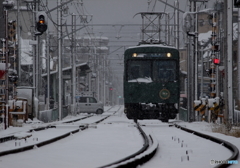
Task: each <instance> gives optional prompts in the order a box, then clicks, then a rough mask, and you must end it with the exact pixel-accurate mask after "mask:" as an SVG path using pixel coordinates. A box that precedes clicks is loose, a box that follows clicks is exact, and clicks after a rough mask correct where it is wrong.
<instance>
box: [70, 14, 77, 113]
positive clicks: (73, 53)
mask: <svg viewBox="0 0 240 168" xmlns="http://www.w3.org/2000/svg"><path fill="white" fill-rule="evenodd" d="M75 30H76V15H75V14H74V13H73V14H72V32H74V33H72V44H71V61H72V63H71V64H72V79H71V82H72V87H71V88H72V102H71V103H72V108H71V112H72V113H73V112H74V111H75V104H76V99H75V96H76V32H75Z"/></svg>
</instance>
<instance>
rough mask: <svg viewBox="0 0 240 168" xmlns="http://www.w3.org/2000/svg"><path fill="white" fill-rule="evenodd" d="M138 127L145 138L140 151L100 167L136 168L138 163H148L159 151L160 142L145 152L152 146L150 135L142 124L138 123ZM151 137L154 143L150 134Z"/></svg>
mask: <svg viewBox="0 0 240 168" xmlns="http://www.w3.org/2000/svg"><path fill="white" fill-rule="evenodd" d="M136 127H137V129H138V130H139V132H140V134H141V135H142V137H143V139H144V143H143V147H142V148H141V149H140V150H139V151H137V152H136V153H134V154H132V155H130V156H127V157H125V158H123V159H120V160H118V161H116V162H113V163H110V164H107V165H104V166H101V167H99V168H108V167H109V168H110V167H111V168H113V167H115V168H129V167H131V168H134V167H137V166H138V165H141V164H143V163H146V162H147V161H148V160H150V159H151V158H152V157H153V156H154V154H155V153H156V151H157V147H158V144H157V145H155V147H154V149H152V150H151V151H150V152H149V153H147V154H145V153H144V152H146V151H147V150H148V149H149V147H150V143H149V139H148V136H147V135H146V133H145V132H144V131H143V130H142V128H141V127H140V125H139V124H138V123H137V124H136ZM150 139H151V141H152V144H154V143H155V142H154V141H153V139H152V137H151V136H150ZM140 155H141V156H140ZM138 156H139V157H138Z"/></svg>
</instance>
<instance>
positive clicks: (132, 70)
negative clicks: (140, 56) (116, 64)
mask: <svg viewBox="0 0 240 168" xmlns="http://www.w3.org/2000/svg"><path fill="white" fill-rule="evenodd" d="M151 69H152V68H151V61H148V60H129V61H128V64H127V80H128V81H129V82H134V81H133V80H137V81H136V82H139V80H144V79H146V82H148V81H150V80H152V72H151Z"/></svg>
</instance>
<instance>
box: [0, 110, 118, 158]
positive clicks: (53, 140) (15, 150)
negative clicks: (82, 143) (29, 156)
mask: <svg viewBox="0 0 240 168" xmlns="http://www.w3.org/2000/svg"><path fill="white" fill-rule="evenodd" d="M115 113H116V112H115ZM110 116H111V115H108V116H106V117H103V118H101V119H100V120H98V121H96V122H93V123H92V124H98V123H100V122H102V121H104V120H105V119H107V118H108V117H110ZM86 118H87V117H86ZM81 119H82V118H81ZM81 119H76V120H73V121H78V120H81ZM63 123H72V121H67V122H63ZM55 127H56V126H54V125H50V126H49V125H48V126H46V127H41V128H37V129H32V130H30V131H33V130H36V131H40V130H44V129H47V128H55ZM87 128H89V124H86V125H80V126H79V129H75V130H72V131H69V132H68V133H65V134H62V135H60V136H56V137H54V138H51V139H48V140H45V141H42V142H39V143H36V144H32V145H28V146H24V147H21V148H17V149H11V150H5V151H0V156H4V155H8V154H13V153H19V152H23V151H26V150H31V149H34V147H36V146H37V147H40V146H44V145H48V144H50V143H53V142H56V141H58V140H60V139H63V138H65V137H68V136H70V135H72V134H74V133H77V132H79V130H81V131H83V130H85V129H87ZM28 132H29V131H28ZM13 137H14V136H13ZM4 138H6V139H5V140H8V139H9V140H13V139H11V138H12V136H11V137H4ZM14 139H15V138H14Z"/></svg>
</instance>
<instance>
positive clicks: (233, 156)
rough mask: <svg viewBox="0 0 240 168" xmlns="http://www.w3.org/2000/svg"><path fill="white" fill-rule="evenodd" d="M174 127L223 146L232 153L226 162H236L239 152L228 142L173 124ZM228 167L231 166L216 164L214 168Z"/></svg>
mask: <svg viewBox="0 0 240 168" xmlns="http://www.w3.org/2000/svg"><path fill="white" fill-rule="evenodd" d="M175 127H177V128H180V129H181V130H184V131H186V132H189V133H192V134H194V135H197V136H199V137H201V138H205V139H208V140H211V141H213V142H216V143H218V144H222V145H223V146H225V147H226V148H228V149H229V150H231V151H232V156H231V157H229V158H228V159H226V160H237V159H238V155H239V150H238V148H237V147H236V146H235V145H233V144H232V143H230V142H228V141H225V140H222V139H219V138H216V137H213V136H210V135H206V134H203V133H200V132H197V131H194V130H191V129H188V128H185V127H181V126H179V125H177V124H175ZM229 166H231V164H218V165H217V166H215V168H225V167H229Z"/></svg>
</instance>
